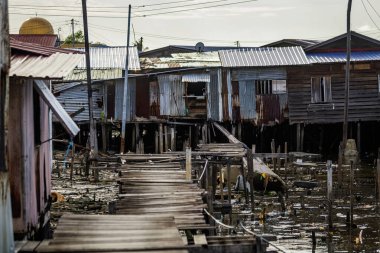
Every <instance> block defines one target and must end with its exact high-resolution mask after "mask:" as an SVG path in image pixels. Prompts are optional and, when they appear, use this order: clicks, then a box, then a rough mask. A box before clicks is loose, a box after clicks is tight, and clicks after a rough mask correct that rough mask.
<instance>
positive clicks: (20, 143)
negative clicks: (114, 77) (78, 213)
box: [7, 39, 82, 238]
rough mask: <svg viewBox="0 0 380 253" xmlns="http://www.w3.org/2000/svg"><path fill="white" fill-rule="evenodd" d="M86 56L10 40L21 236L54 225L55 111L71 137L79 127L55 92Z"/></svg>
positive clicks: (12, 157) (15, 197) (11, 150)
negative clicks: (51, 211) (58, 83)
mask: <svg viewBox="0 0 380 253" xmlns="http://www.w3.org/2000/svg"><path fill="white" fill-rule="evenodd" d="M81 57H82V55H80V54H77V53H75V52H72V51H68V50H62V49H57V48H53V47H45V46H40V45H37V44H31V43H25V42H20V41H17V40H14V39H12V40H11V68H10V74H9V76H10V84H9V119H8V125H7V128H8V135H7V138H8V140H7V143H8V166H9V175H10V188H11V199H12V214H13V228H14V233H15V235H16V238H18V237H20V238H24V236H25V235H27V236H28V238H32V237H33V238H38V237H39V236H40V235H41V234H42V233H43V231H44V230H43V229H44V227H46V225H47V224H48V223H49V219H50V217H49V208H50V204H51V198H50V187H51V182H50V178H51V169H52V142H51V138H52V121H51V118H52V117H51V112H53V113H54V114H55V116H56V118H57V119H58V120H59V122H60V123H61V124H62V125H63V127H64V129H65V130H66V131H67V132H68V134H69V135H71V136H75V135H76V134H78V132H79V128H78V127H77V125H76V124H75V123H74V122H73V121H72V120H71V118H70V116H69V115H68V114H67V113H66V111H65V110H64V109H63V108H62V106H61V105H60V104H59V102H58V101H57V100H56V99H55V97H54V96H53V94H52V93H51V92H50V87H51V81H52V80H57V79H62V78H63V77H64V76H65V75H66V74H68V73H69V72H70V71H71V70H72V69H73V68H74V67H75V66H76V65H77V64H78V62H79V60H80V58H81Z"/></svg>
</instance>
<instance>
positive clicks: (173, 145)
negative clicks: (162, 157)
mask: <svg viewBox="0 0 380 253" xmlns="http://www.w3.org/2000/svg"><path fill="white" fill-rule="evenodd" d="M175 132H176V127H175V126H173V127H172V128H170V149H171V151H175V150H176V133H175Z"/></svg>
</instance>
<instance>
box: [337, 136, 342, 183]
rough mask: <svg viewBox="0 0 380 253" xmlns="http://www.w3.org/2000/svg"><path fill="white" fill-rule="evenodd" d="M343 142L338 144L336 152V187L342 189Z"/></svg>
mask: <svg viewBox="0 0 380 253" xmlns="http://www.w3.org/2000/svg"><path fill="white" fill-rule="evenodd" d="M342 165H343V143H342V142H341V143H340V144H339V153H338V188H339V190H341V189H342V184H343V166H342Z"/></svg>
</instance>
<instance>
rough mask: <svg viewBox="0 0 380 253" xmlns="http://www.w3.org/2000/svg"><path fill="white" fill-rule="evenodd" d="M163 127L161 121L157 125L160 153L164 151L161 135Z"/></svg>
mask: <svg viewBox="0 0 380 253" xmlns="http://www.w3.org/2000/svg"><path fill="white" fill-rule="evenodd" d="M162 132H163V128H162V123H160V124H159V125H158V138H159V140H158V144H159V152H160V154H162V153H163V152H164V138H163V136H162Z"/></svg>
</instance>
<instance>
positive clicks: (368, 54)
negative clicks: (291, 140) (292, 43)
mask: <svg viewBox="0 0 380 253" xmlns="http://www.w3.org/2000/svg"><path fill="white" fill-rule="evenodd" d="M346 41H347V36H346V34H342V35H340V36H337V37H334V38H332V39H329V40H326V41H323V42H320V43H318V44H316V45H313V46H310V47H307V48H306V49H305V52H306V55H307V57H308V60H309V62H310V63H311V64H310V65H304V66H296V67H292V68H289V69H288V97H289V123H290V124H291V125H296V126H297V136H299V138H298V141H297V150H299V151H302V150H303V151H310V152H320V151H325V152H327V153H328V152H334V153H336V152H337V150H338V146H339V142H340V140H341V136H342V123H343V110H344V100H345V69H346V66H345V64H346ZM351 44H352V52H351V65H350V72H351V74H350V86H349V90H350V95H349V110H348V121H349V131H348V133H349V136H348V137H349V138H353V139H356V140H357V147H358V149H359V150H360V149H361V148H362V147H364V146H365V147H366V148H367V150H363V151H365V152H369V153H370V152H376V149H377V148H378V147H377V144H376V143H378V142H379V140H380V135H379V132H378V130H377V129H378V128H379V127H380V126H379V119H380V107H379V94H380V85H379V84H380V81H379V80H380V79H379V70H380V41H378V40H375V39H373V38H370V37H367V36H364V35H362V34H359V33H356V32H352V34H351ZM374 140H377V141H374ZM363 144H365V145H363Z"/></svg>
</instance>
